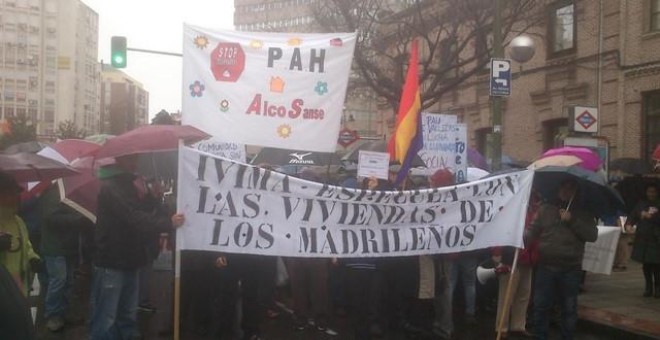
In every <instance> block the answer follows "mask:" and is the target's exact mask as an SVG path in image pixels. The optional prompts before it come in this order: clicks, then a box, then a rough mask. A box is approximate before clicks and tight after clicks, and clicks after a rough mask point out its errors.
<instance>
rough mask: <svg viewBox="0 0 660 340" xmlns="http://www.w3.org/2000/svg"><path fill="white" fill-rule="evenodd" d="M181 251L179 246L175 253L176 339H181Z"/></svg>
mask: <svg viewBox="0 0 660 340" xmlns="http://www.w3.org/2000/svg"><path fill="white" fill-rule="evenodd" d="M180 301H181V251H180V250H179V249H178V248H177V250H176V251H175V255H174V340H179V339H180V333H181V329H180V323H179V321H180V320H181V303H180Z"/></svg>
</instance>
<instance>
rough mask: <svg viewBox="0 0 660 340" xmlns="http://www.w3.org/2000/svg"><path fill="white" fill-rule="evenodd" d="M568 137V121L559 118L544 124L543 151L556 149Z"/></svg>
mask: <svg viewBox="0 0 660 340" xmlns="http://www.w3.org/2000/svg"><path fill="white" fill-rule="evenodd" d="M566 136H568V119H566V118H559V119H553V120H548V121H545V122H543V151H544V152H545V151H547V150H549V149H552V148H555V147H557V146H559V145H560V143H559V142H560V141H563V140H564V138H566Z"/></svg>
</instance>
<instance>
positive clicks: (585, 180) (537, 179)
mask: <svg viewBox="0 0 660 340" xmlns="http://www.w3.org/2000/svg"><path fill="white" fill-rule="evenodd" d="M568 179H573V180H576V181H577V182H578V185H579V188H580V189H579V191H580V197H581V198H580V201H579V202H576V203H577V204H581V205H582V206H583V207H584V208H585V209H588V210H590V211H591V212H592V213H594V214H596V215H597V216H609V215H614V214H615V213H616V212H617V210H623V209H624V207H625V205H624V203H623V199H622V198H621V196H620V195H619V193H618V192H616V190H614V189H613V188H612V187H610V186H608V185H607V181H606V180H605V177H604V176H603V175H602V174H601V173H597V172H593V171H590V170H586V169H583V168H581V167H579V166H568V167H564V166H546V167H543V168H539V169H536V170H534V188H536V190H538V191H539V193H540V194H541V196H542V197H544V198H546V199H554V198H556V197H557V193H558V191H559V185H560V184H561V183H562V182H563V181H565V180H568Z"/></svg>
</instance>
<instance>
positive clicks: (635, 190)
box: [614, 176, 660, 214]
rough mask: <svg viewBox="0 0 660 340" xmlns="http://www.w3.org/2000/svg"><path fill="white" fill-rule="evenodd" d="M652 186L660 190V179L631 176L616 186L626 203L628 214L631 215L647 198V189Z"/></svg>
mask: <svg viewBox="0 0 660 340" xmlns="http://www.w3.org/2000/svg"><path fill="white" fill-rule="evenodd" d="M650 185H653V186H656V187H658V188H660V178H655V177H643V176H629V177H625V178H623V179H622V180H621V181H620V182H618V183H617V184H615V185H614V188H616V190H617V191H618V192H619V193H620V194H621V197H623V201H624V202H625V203H626V211H625V212H626V213H628V214H629V213H631V212H632V211H633V209H634V208H635V206H636V205H637V203H639V201H641V200H643V199H645V198H646V188H647V187H649V186H650Z"/></svg>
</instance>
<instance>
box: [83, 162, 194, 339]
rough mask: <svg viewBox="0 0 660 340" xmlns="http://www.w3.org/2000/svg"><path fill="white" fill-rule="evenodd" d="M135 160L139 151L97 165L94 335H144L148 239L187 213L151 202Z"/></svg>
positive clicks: (98, 337) (129, 336) (134, 336)
mask: <svg viewBox="0 0 660 340" xmlns="http://www.w3.org/2000/svg"><path fill="white" fill-rule="evenodd" d="M137 160H138V155H127V156H121V157H117V158H116V165H115V166H113V167H105V168H101V170H100V171H99V178H101V179H102V186H101V189H100V191H99V195H98V209H97V214H96V217H97V220H96V229H95V241H96V253H95V256H94V279H93V284H92V319H91V323H90V328H91V330H90V336H91V339H92V340H97V339H98V340H100V339H135V338H139V337H140V334H139V331H138V329H137V302H138V269H139V268H141V267H143V266H144V265H145V264H146V263H147V256H148V242H149V240H150V239H151V238H152V237H154V235H157V234H158V233H159V232H166V231H168V230H171V229H172V228H175V227H179V226H181V225H182V224H183V221H184V217H183V215H181V214H175V215H173V216H171V218H170V217H168V216H167V214H165V213H164V212H163V211H164V210H161V209H155V208H157V207H154V206H153V205H152V204H151V203H150V200H149V199H148V195H149V192H148V191H147V190H146V187H145V186H144V185H143V183H142V185H140V184H141V183H140V181H139V180H138V179H139V178H138V177H137V176H136V175H134V172H135V170H136V168H137Z"/></svg>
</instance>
